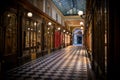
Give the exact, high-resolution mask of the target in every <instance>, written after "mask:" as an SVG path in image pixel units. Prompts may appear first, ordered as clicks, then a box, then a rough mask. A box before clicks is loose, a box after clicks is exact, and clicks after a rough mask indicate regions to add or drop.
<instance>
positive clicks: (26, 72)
mask: <svg viewBox="0 0 120 80" xmlns="http://www.w3.org/2000/svg"><path fill="white" fill-rule="evenodd" d="M87 65H88V62H87V57H86V50H85V49H84V48H82V47H80V46H69V47H66V48H64V49H61V50H58V51H55V52H53V53H51V54H49V55H46V56H45V57H41V58H38V59H36V60H33V61H31V62H28V63H26V64H24V65H22V66H20V67H17V68H15V69H12V70H10V71H8V72H7V76H6V78H7V80H88V70H87V69H88V67H87Z"/></svg>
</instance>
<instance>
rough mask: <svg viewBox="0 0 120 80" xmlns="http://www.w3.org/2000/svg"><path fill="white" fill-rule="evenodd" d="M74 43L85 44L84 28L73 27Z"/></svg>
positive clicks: (77, 44) (76, 44)
mask: <svg viewBox="0 0 120 80" xmlns="http://www.w3.org/2000/svg"><path fill="white" fill-rule="evenodd" d="M73 45H74V46H82V45H83V30H81V29H80V28H75V29H73Z"/></svg>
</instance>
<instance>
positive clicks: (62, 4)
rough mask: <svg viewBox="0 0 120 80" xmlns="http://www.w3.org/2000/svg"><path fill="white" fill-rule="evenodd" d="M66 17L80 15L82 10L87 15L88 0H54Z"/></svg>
mask: <svg viewBox="0 0 120 80" xmlns="http://www.w3.org/2000/svg"><path fill="white" fill-rule="evenodd" d="M52 1H53V3H54V4H55V5H56V6H57V8H58V9H59V10H60V11H61V12H62V13H63V15H64V16H69V15H78V11H79V10H81V11H83V13H85V9H86V0H52Z"/></svg>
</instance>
